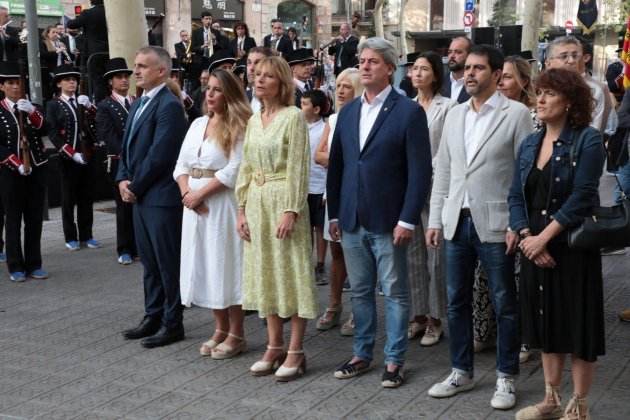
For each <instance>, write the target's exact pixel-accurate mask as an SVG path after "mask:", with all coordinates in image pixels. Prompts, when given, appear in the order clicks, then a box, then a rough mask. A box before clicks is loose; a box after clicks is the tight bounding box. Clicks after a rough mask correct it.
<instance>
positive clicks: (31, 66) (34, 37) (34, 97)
mask: <svg viewBox="0 0 630 420" xmlns="http://www.w3.org/2000/svg"><path fill="white" fill-rule="evenodd" d="M35 3H36V1H35V0H24V14H25V16H26V25H27V26H26V28H27V30H28V44H27V54H28V80H29V87H30V92H31V102H33V103H36V104H43V103H44V98H43V97H42V69H41V67H40V65H39V31H38V30H37V6H36V5H35Z"/></svg>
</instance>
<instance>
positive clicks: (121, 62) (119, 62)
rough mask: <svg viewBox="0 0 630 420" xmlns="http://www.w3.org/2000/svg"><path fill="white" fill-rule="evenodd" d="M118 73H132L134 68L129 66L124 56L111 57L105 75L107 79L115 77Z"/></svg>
mask: <svg viewBox="0 0 630 420" xmlns="http://www.w3.org/2000/svg"><path fill="white" fill-rule="evenodd" d="M116 73H126V74H131V73H133V70H131V69H130V68H128V67H127V62H126V61H125V59H124V58H122V57H114V58H112V59H110V60H109V61H108V62H107V64H106V65H105V74H103V77H104V78H105V79H109V78H110V77H113V76H114V75H115V74H116Z"/></svg>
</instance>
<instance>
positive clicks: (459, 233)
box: [446, 216, 520, 377]
mask: <svg viewBox="0 0 630 420" xmlns="http://www.w3.org/2000/svg"><path fill="white" fill-rule="evenodd" d="M505 251H506V245H505V243H482V242H481V241H480V240H479V237H478V236H477V231H476V230H475V225H474V223H473V220H472V218H471V217H470V216H461V217H460V219H459V223H458V225H457V230H456V231H455V236H454V237H453V239H452V240H450V241H446V286H447V294H448V310H447V312H448V328H449V332H450V334H449V335H450V337H449V339H450V341H449V345H450V352H451V363H452V365H453V368H454V369H455V370H457V371H459V372H460V373H463V374H466V375H468V376H470V377H472V376H473V372H474V369H473V355H474V352H473V325H472V300H473V282H474V276H475V263H476V262H477V258H479V260H481V265H482V266H483V268H484V269H485V271H486V274H487V276H488V288H489V291H490V298H491V300H492V304H493V305H494V310H495V313H496V317H497V375H498V376H499V377H502V376H512V375H516V374H518V367H519V366H518V353H519V349H520V337H519V324H518V306H517V299H516V284H515V282H514V257H513V256H511V255H505Z"/></svg>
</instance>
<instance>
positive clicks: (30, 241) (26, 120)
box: [0, 62, 48, 281]
mask: <svg viewBox="0 0 630 420" xmlns="http://www.w3.org/2000/svg"><path fill="white" fill-rule="evenodd" d="M20 83H21V81H20V72H19V67H18V64H17V63H8V62H4V63H0V84H1V85H2V90H3V91H4V92H5V99H3V100H2V101H1V102H0V163H1V165H0V195H1V196H2V202H3V204H4V210H5V213H6V257H7V265H8V268H9V273H10V277H11V280H13V281H24V280H25V279H26V276H27V275H28V276H29V277H32V278H38V279H45V278H47V277H48V274H47V273H46V272H45V271H44V270H42V255H41V236H42V222H43V214H44V210H43V209H44V196H45V192H46V174H45V164H46V162H47V161H48V160H47V158H46V153H45V150H44V144H43V142H42V134H43V132H44V130H43V127H44V115H43V114H42V112H41V111H40V110H39V109H37V108H36V107H35V106H34V105H32V104H31V103H30V102H29V101H27V100H26V99H20V95H21V92H20V91H21V89H22V88H21V86H20ZM22 129H23V130H24V131H23V132H22V131H21V130H22ZM23 137H25V138H26V140H27V142H26V145H22V142H21V140H22V138H23ZM22 220H24V248H23V249H22V240H21V238H22Z"/></svg>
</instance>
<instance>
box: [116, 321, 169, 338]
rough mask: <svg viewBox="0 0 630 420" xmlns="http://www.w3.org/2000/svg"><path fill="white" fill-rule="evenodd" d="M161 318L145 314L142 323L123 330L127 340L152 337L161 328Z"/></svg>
mask: <svg viewBox="0 0 630 420" xmlns="http://www.w3.org/2000/svg"><path fill="white" fill-rule="evenodd" d="M160 324H161V322H160V320H159V319H156V318H152V317H150V316H145V317H144V319H143V320H142V322H140V325H138V326H137V327H136V328H131V329H129V330H125V331H123V332H122V335H123V337H125V338H126V339H127V340H137V339H139V338H144V337H150V336H152V335H153V334H155V333H156V332H157V331H158V330H159V329H160Z"/></svg>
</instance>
